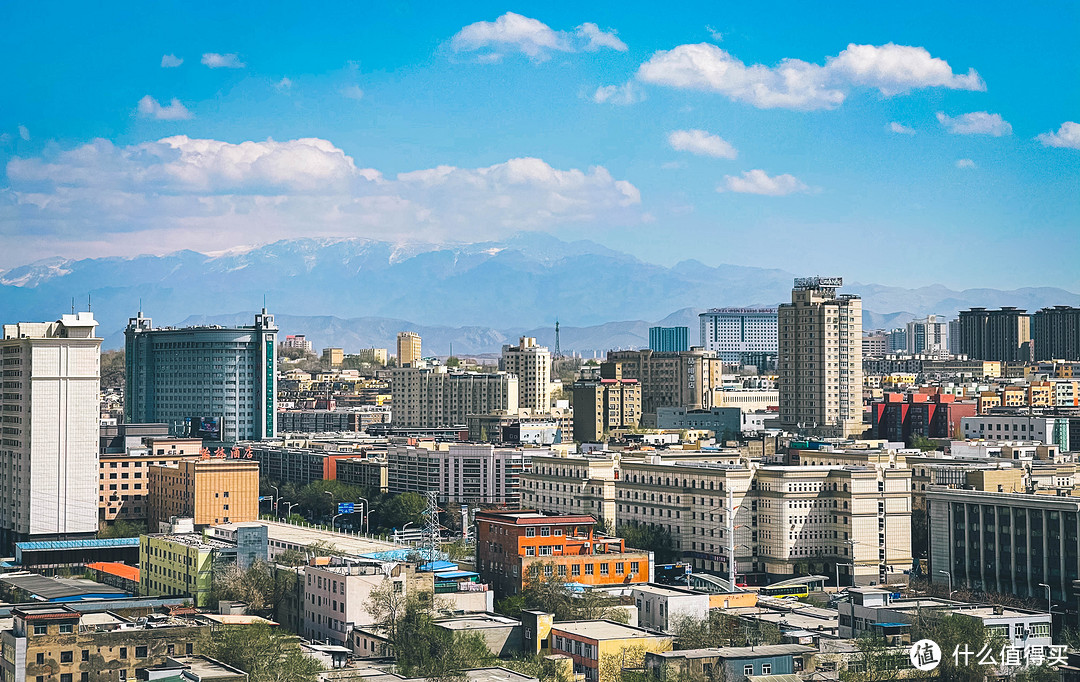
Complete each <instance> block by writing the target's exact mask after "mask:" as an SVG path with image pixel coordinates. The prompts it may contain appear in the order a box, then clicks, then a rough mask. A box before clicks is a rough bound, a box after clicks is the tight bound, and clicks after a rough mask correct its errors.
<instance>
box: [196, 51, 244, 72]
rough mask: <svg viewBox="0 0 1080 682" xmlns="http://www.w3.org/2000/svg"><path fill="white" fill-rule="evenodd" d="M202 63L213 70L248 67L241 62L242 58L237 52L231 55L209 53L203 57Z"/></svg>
mask: <svg viewBox="0 0 1080 682" xmlns="http://www.w3.org/2000/svg"><path fill="white" fill-rule="evenodd" d="M202 63H203V64H205V65H206V66H209V67H210V68H211V69H242V68H244V67H245V66H247V64H245V63H244V62H242V61H240V56H239V55H237V54H236V53H235V52H230V53H229V54H218V53H216V52H207V53H206V54H204V55H203V56H202Z"/></svg>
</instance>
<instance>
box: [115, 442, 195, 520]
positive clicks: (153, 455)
mask: <svg viewBox="0 0 1080 682" xmlns="http://www.w3.org/2000/svg"><path fill="white" fill-rule="evenodd" d="M200 450H202V441H201V440H200V439H198V438H147V439H146V449H144V450H143V449H140V450H130V451H128V452H117V453H102V454H101V455H99V456H98V521H100V522H105V523H112V522H113V521H116V520H117V519H120V520H122V521H133V522H139V521H146V519H147V517H148V515H149V513H150V504H149V501H148V499H147V498H148V495H149V493H150V467H151V466H154V465H158V466H176V465H177V464H178V463H179V462H180V460H181V459H198V458H199V452H200Z"/></svg>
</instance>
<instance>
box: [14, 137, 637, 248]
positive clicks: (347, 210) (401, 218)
mask: <svg viewBox="0 0 1080 682" xmlns="http://www.w3.org/2000/svg"><path fill="white" fill-rule="evenodd" d="M7 175H8V179H9V182H10V189H6V190H2V193H0V235H3V236H4V238H13V237H20V238H21V237H23V236H25V237H27V238H32V239H35V240H38V241H36V242H35V243H40V244H41V245H42V246H41V248H44V245H45V244H47V243H48V241H49V240H51V241H52V242H54V243H55V244H54V248H52V249H51V252H53V253H57V252H59V251H65V252H71V249H72V248H74V247H72V246H71V245H73V244H81V245H84V246H86V249H87V253H91V252H94V250H95V249H97V250H98V251H106V252H107V251H108V250H110V249H111V250H113V251H115V250H116V248H117V245H118V244H119V245H121V248H123V249H130V250H132V251H131V252H138V251H139V250H142V251H146V250H151V251H154V252H158V253H160V252H162V251H167V250H174V249H177V248H190V247H191V246H192V245H193V244H213V245H214V248H216V249H221V248H229V247H231V246H237V245H242V244H253V243H260V242H265V241H270V240H273V239H280V238H287V237H297V236H315V235H319V236H361V235H368V236H378V237H380V238H404V237H409V238H414V239H415V238H430V239H467V240H469V241H476V240H477V239H485V238H499V237H503V236H506V235H508V234H512V233H514V232H517V231H520V230H532V229H549V228H553V227H555V226H558V225H564V224H568V223H569V224H586V225H597V226H603V225H625V224H627V223H631V222H634V223H636V222H640V220H641V212H640V203H641V197H640V194H639V192H638V189H637V188H636V187H635V186H634V185H632V184H631V183H629V182H627V181H625V180H619V179H616V178H614V177H612V175H611V174H610V172H608V170H607V169H605V168H603V167H601V166H595V167H592V168H588V169H585V170H580V169H573V168H571V169H565V170H564V169H557V168H553V167H552V166H550V165H549V164H547V163H546V162H544V161H543V160H541V159H536V158H520V159H511V160H509V161H506V162H503V163H498V164H495V165H492V166H486V167H481V168H457V167H453V166H440V167H436V168H429V169H422V170H417V171H412V172H407V173H401V174H399V175H396V176H390V177H386V176H384V175H383V174H382V173H381V172H379V171H378V170H375V169H371V168H363V167H361V166H359V165H357V164H356V162H355V161H354V160H353V159H352V158H351V157H349V156H348V155H347V154H345V152H344V151H342V150H341V149H339V148H337V147H336V146H334V145H333V144H332V143H330V142H329V141H327V140H322V139H317V138H310V139H298V140H288V141H284V142H277V141H274V140H266V141H262V142H243V143H241V144H231V143H227V142H221V141H217V140H201V139H191V138H188V137H185V136H176V137H169V138H165V139H162V140H158V141H156V142H146V143H142V144H137V145H131V146H126V147H121V146H116V145H113V144H112V143H110V142H108V141H106V140H97V141H95V142H93V143H91V144H87V145H84V146H81V147H77V148H75V149H70V150H67V151H61V152H57V151H55V150H49V151H47V152H46V156H42V157H34V158H25V159H24V158H15V159H12V160H11V161H10V162H9V163H8V166H7ZM5 193H6V196H5V195H4V194H5ZM202 240H205V241H202Z"/></svg>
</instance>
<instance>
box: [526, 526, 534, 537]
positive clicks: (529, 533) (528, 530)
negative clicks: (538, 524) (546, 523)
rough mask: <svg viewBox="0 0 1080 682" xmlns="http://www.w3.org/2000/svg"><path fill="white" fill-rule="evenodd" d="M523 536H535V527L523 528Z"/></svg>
mask: <svg viewBox="0 0 1080 682" xmlns="http://www.w3.org/2000/svg"><path fill="white" fill-rule="evenodd" d="M525 537H527V538H535V537H536V529H535V528H526V529H525Z"/></svg>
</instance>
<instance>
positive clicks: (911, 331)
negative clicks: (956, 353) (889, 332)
mask: <svg viewBox="0 0 1080 682" xmlns="http://www.w3.org/2000/svg"><path fill="white" fill-rule="evenodd" d="M907 352H909V353H925V354H928V355H935V354H937V355H947V354H948V353H949V323H948V322H947V321H946V320H945V318H944V317H942V316H941V315H928V316H926V317H924V318H923V319H921V320H912V321H911V322H908V323H907Z"/></svg>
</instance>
